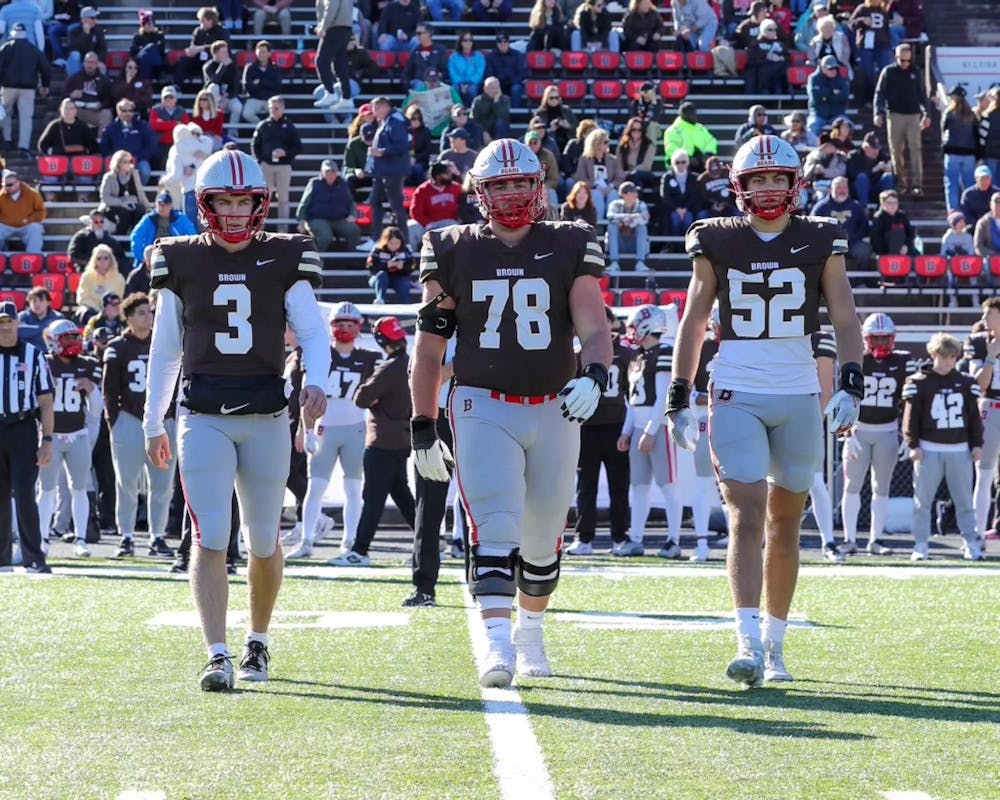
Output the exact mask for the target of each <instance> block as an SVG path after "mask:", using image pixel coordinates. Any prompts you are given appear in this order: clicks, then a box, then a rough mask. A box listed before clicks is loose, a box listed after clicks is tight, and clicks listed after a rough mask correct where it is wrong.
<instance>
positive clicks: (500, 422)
mask: <svg viewBox="0 0 1000 800" xmlns="http://www.w3.org/2000/svg"><path fill="white" fill-rule="evenodd" d="M469 174H470V178H471V182H472V186H473V189H474V191H475V192H476V196H477V198H478V201H479V205H480V207H481V209H482V211H483V215H484V217H485V218H486V222H483V223H478V224H474V225H456V226H453V227H449V228H444V229H441V230H435V231H428V232H427V233H426V234H424V239H423V245H422V248H421V254H420V280H421V281H422V282H423V284H424V304H423V305H422V306H421V308H420V311H419V313H418V317H417V344H416V350H415V353H414V363H413V369H412V381H411V385H412V392H413V413H414V418H413V421H412V433H413V450H414V461H415V466H416V468H417V470H418V471H419V472H420V474H421V475H423V476H424V477H425V478H428V479H431V480H439V481H447V480H448V479H449V471H448V462H449V461H450V460H451V456H450V453H449V452H448V449H447V448H446V447H444V445H443V444H442V443H441V442H440V440H439V439H438V438H437V435H436V433H435V430H434V429H435V417H436V416H437V412H438V406H437V401H438V389H439V388H440V384H441V362H442V359H443V357H444V354H445V348H446V346H447V343H448V339H449V338H451V336H452V335H453V334H455V335H457V337H458V340H457V346H456V349H455V359H454V362H453V365H454V377H455V384H456V385H455V388H454V390H453V391H452V393H451V398H450V401H449V417H450V420H451V426H452V434H453V439H454V442H455V462H456V464H457V473H458V485H459V490H460V491H461V493H462V498H463V501H464V505H465V507H466V510H467V511H468V514H469V528H470V531H469V538H470V548H469V562H470V564H469V588H470V591H471V593H472V595H473V597H475V598H476V601H477V603H478V605H479V608H480V610H481V612H482V619H483V624H484V627H485V629H486V637H487V640H488V643H489V652H488V654H487V661H486V664H485V669H484V670H483V672H482V673H481V675H480V677H479V682H480V685H482V686H494V687H504V686H508V685H510V682H511V681H512V680H513V677H514V671H515V661H516V670H517V674H518V675H522V676H523V675H531V676H538V677H545V676H549V675H551V674H552V670H551V668H550V666H549V662H548V659H547V658H546V655H545V648H544V643H543V640H542V620H543V617H544V614H545V609H546V608H547V606H548V604H549V597H550V596H551V594H552V592H553V591H554V590H555V588H556V584H557V583H558V581H559V557H560V552H559V545H560V539H561V534H562V530H563V528H564V526H565V524H566V513H567V511H568V509H569V506H570V503H571V502H572V499H573V486H574V477H575V474H576V465H577V456H578V453H579V447H580V428H579V425H578V424H577V423H580V422H583V421H584V420H585V419H587V418H589V417H590V416H591V415H592V414H593V413H594V411H595V410H596V408H597V405H598V402H599V401H600V398H601V394H602V393H603V392H604V391H605V390H606V389H607V386H608V367H609V366H610V364H611V334H610V332H609V330H608V324H607V319H606V317H605V312H604V301H603V299H602V297H601V291H600V287H599V285H598V282H597V279H598V277H599V276H600V275H601V274H602V272H603V268H604V255H603V253H602V251H601V247H600V245H599V244H598V243H597V240H596V239H595V237H594V232H593V229H591V228H590V227H588V226H587V225H580V224H575V223H565V222H540V221H538V220H539V219H541V217H542V214H543V213H544V209H545V183H544V175H543V172H542V167H541V165H540V164H539V161H538V159H537V157H536V156H535V155H534V153H532V152H531V150H529V149H528V148H527V147H525V146H524V145H523V144H521V143H520V142H517V141H515V140H513V139H496V140H494V141H492V142H490V144H489V145H487V146H486V147H485V148H483V150H482V151H481V152H480V153H479V155H478V156H477V158H476V161H475V164H474V165H473V167H472V169H471V170H470V172H469ZM574 332H575V333H576V335H577V337H578V338H579V340H580V346H581V350H580V361H581V363H582V364H584V367H583V370H582V377H576V374H577V371H576V357H575V356H574V354H573V334H574ZM515 595H517V597H518V620H517V629H516V630H515V631H514V632H513V637H512V635H511V612H512V610H513V605H514V597H515ZM512 638H513V641H512Z"/></svg>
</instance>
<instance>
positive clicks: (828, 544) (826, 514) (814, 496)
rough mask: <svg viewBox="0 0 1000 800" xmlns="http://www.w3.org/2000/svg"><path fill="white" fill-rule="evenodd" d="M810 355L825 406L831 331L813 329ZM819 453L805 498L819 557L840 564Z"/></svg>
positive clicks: (832, 361) (832, 363)
mask: <svg viewBox="0 0 1000 800" xmlns="http://www.w3.org/2000/svg"><path fill="white" fill-rule="evenodd" d="M811 341H812V351H813V358H814V359H815V360H816V375H817V377H818V378H819V407H820V408H821V409H823V408H826V404H827V403H829V402H830V398H831V397H833V379H834V370H835V368H836V364H837V343H836V341H834V338H833V334H831V333H830V332H829V331H816V332H815V333H814V334H813V335H812V337H811ZM823 443H824V447H823V453H824V456H825V453H826V432H825V431H824V432H823ZM824 456H821V457H820V461H819V463H818V464H817V465H816V472H815V473H814V474H813V483H812V486H811V487H810V488H809V502H810V503H811V504H812V513H813V519H814V520H815V521H816V528H817V529H818V530H819V536H820V539H822V541H823V558H825V559H826V560H827V561H832V562H833V563H835V564H842V563H844V561H845V560H846V558H845V557H844V555H843V553H841V552H840V551H839V550H837V543H836V541H835V540H834V538H833V500H832V498H831V497H830V490H829V489H828V488H827V486H826V475H825V469H824V467H825V466H826V458H825V457H824Z"/></svg>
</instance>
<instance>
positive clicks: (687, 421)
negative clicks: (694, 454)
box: [667, 408, 698, 450]
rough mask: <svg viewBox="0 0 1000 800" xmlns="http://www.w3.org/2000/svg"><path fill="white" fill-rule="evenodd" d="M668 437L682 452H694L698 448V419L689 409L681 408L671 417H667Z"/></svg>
mask: <svg viewBox="0 0 1000 800" xmlns="http://www.w3.org/2000/svg"><path fill="white" fill-rule="evenodd" d="M667 420H668V422H669V423H670V435H671V436H672V437H673V440H674V443H675V444H676V445H677V446H678V447H681V448H683V449H684V450H694V449H695V448H696V447H697V446H698V417H697V416H695V413H694V411H692V410H691V409H690V408H682V409H681V410H680V411H675V412H674V413H673V415H669V414H668V415H667Z"/></svg>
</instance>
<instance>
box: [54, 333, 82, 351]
mask: <svg viewBox="0 0 1000 800" xmlns="http://www.w3.org/2000/svg"><path fill="white" fill-rule="evenodd" d="M49 349H50V350H51V351H52V353H53V355H57V356H62V357H63V358H76V357H77V356H82V355H83V337H82V336H80V332H79V331H77V332H75V333H64V334H62V335H61V336H57V337H56V338H55V339H54V340H53V341H52V342H51V343H50V347H49Z"/></svg>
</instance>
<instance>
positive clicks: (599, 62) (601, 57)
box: [590, 50, 622, 74]
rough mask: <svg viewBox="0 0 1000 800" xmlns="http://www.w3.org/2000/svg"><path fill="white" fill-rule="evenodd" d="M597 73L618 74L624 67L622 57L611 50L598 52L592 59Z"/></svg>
mask: <svg viewBox="0 0 1000 800" xmlns="http://www.w3.org/2000/svg"><path fill="white" fill-rule="evenodd" d="M590 61H591V63H592V64H593V65H594V71H595V72H603V73H605V74H607V73H609V72H617V71H618V69H619V68H620V67H621V65H622V57H621V56H620V55H619V54H618V53H613V52H611V51H610V50H598V51H597V52H596V53H594V54H593V55H592V56H591V57H590Z"/></svg>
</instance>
